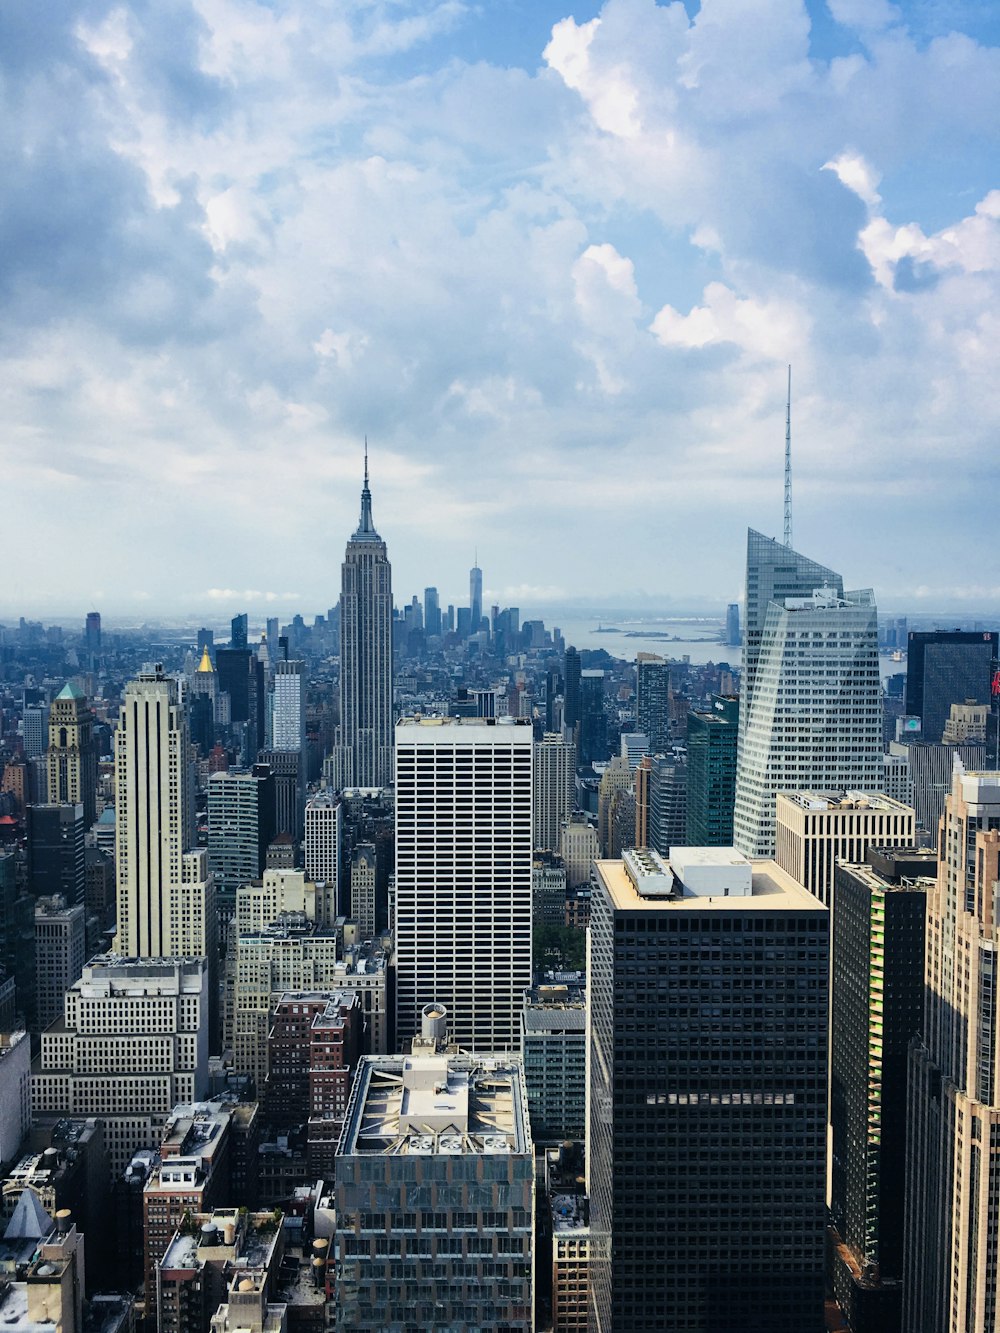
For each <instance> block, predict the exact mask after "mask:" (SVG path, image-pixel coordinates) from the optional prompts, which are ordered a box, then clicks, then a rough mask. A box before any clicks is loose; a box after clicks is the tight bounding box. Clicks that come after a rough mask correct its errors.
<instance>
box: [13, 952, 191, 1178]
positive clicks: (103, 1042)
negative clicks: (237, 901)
mask: <svg viewBox="0 0 1000 1333" xmlns="http://www.w3.org/2000/svg"><path fill="white" fill-rule="evenodd" d="M208 1008H209V991H208V967H207V965H206V963H205V961H204V960H203V959H201V958H185V959H178V958H154V959H150V958H121V957H119V956H116V955H112V954H109V955H105V956H104V957H101V958H94V959H92V960H91V961H90V962H89V963H88V964H87V965H86V966H85V967H84V969H83V975H82V976H81V977H80V979H79V980H78V981H76V982H74V983H73V985H72V986H71V987H70V988H69V990H68V991H67V992H66V1002H65V1016H64V1017H63V1018H61V1019H58V1020H57V1021H56V1022H54V1023H53V1024H51V1025H50V1026H49V1027H48V1028H47V1029H46V1031H45V1032H43V1033H42V1046H41V1054H40V1057H39V1063H38V1065H37V1067H36V1072H35V1074H34V1076H33V1078H32V1089H31V1095H32V1102H33V1107H34V1112H35V1114H36V1115H43V1114H44V1115H62V1116H95V1115H96V1116H100V1117H101V1119H102V1121H103V1122H104V1134H105V1143H106V1147H107V1150H108V1158H109V1161H110V1164H111V1172H112V1177H114V1176H116V1175H118V1174H120V1173H121V1172H122V1171H124V1170H125V1167H126V1166H127V1165H128V1163H129V1161H130V1160H131V1158H132V1155H133V1153H135V1151H136V1150H137V1149H138V1148H140V1147H143V1146H145V1145H147V1144H149V1143H151V1142H156V1141H157V1140H158V1138H159V1132H160V1130H161V1129H162V1127H163V1125H164V1124H165V1123H166V1120H167V1117H168V1115H169V1114H170V1111H171V1109H172V1108H173V1107H174V1106H176V1105H177V1104H178V1102H190V1101H200V1100H202V1099H203V1098H204V1096H205V1092H206V1089H207V1084H208V1018H207V1015H208Z"/></svg>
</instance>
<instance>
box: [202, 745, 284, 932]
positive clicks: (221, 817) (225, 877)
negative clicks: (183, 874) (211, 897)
mask: <svg viewBox="0 0 1000 1333" xmlns="http://www.w3.org/2000/svg"><path fill="white" fill-rule="evenodd" d="M275 832H276V829H275V812H274V778H273V775H272V774H271V770H270V769H269V768H268V767H267V765H266V764H256V765H254V768H253V770H252V771H251V772H246V771H244V770H242V769H238V768H231V769H229V770H228V771H227V772H225V773H213V774H212V776H211V777H210V778H209V780H208V869H209V871H210V873H211V875H212V878H213V880H214V882H215V893H216V901H217V905H218V910H219V912H220V916H221V918H222V919H223V920H226V921H228V920H231V919H232V916H233V912H234V910H235V905H236V891H237V889H239V888H240V887H241V886H242V885H243V884H248V883H250V881H251V880H255V879H260V877H261V875H262V874H263V873H264V862H265V858H266V855H267V849H268V846H269V844H270V843H271V840H272V839H273V838H274V835H275Z"/></svg>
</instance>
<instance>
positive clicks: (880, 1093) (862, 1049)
mask: <svg viewBox="0 0 1000 1333" xmlns="http://www.w3.org/2000/svg"><path fill="white" fill-rule="evenodd" d="M936 870H937V857H936V853H934V852H930V851H916V850H911V849H907V850H896V849H887V848H875V847H870V848H869V849H868V853H867V858H866V863H865V864H863V865H839V866H838V867H837V871H836V898H835V903H834V910H833V978H832V988H831V1005H830V1008H831V1013H832V1016H833V1021H832V1037H831V1052H830V1065H831V1090H830V1105H831V1123H832V1131H833V1139H832V1147H833V1158H832V1202H831V1218H832V1221H833V1224H834V1227H835V1228H836V1236H835V1238H834V1241H833V1245H832V1254H831V1258H832V1265H831V1266H832V1275H833V1287H834V1291H835V1293H836V1296H837V1301H838V1304H839V1305H840V1307H841V1309H842V1310H843V1311H844V1313H845V1315H846V1316H847V1319H848V1322H849V1324H850V1328H851V1333H901V1328H902V1325H901V1322H900V1321H901V1317H902V1294H903V1288H902V1278H903V1209H902V1206H901V1205H902V1200H903V1195H904V1188H905V1178H906V1173H905V1162H906V1117H907V1106H906V1069H907V1051H908V1048H909V1044H910V1041H911V1040H912V1038H913V1037H914V1036H915V1035H916V1034H917V1033H918V1032H919V1031H920V1027H921V1022H922V1019H923V993H924V909H925V905H926V896H927V890H928V888H929V887H930V886H932V885H933V883H934V880H935V877H936Z"/></svg>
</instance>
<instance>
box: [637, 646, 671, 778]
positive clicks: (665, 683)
mask: <svg viewBox="0 0 1000 1333" xmlns="http://www.w3.org/2000/svg"><path fill="white" fill-rule="evenodd" d="M672 693H673V692H672V690H671V686H670V663H669V662H665V661H664V660H663V658H662V657H657V656H656V655H655V654H654V653H639V655H638V657H637V658H636V662H635V715H636V722H637V723H638V727H639V730H640V731H641V732H643V733H644V734H645V735H646V736H648V737H649V753H650V754H665V753H666V752H667V750H669V749H670V700H671V697H672Z"/></svg>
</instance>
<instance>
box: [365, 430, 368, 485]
mask: <svg viewBox="0 0 1000 1333" xmlns="http://www.w3.org/2000/svg"><path fill="white" fill-rule="evenodd" d="M367 489H368V436H367V435H366V436H365V490H367Z"/></svg>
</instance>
